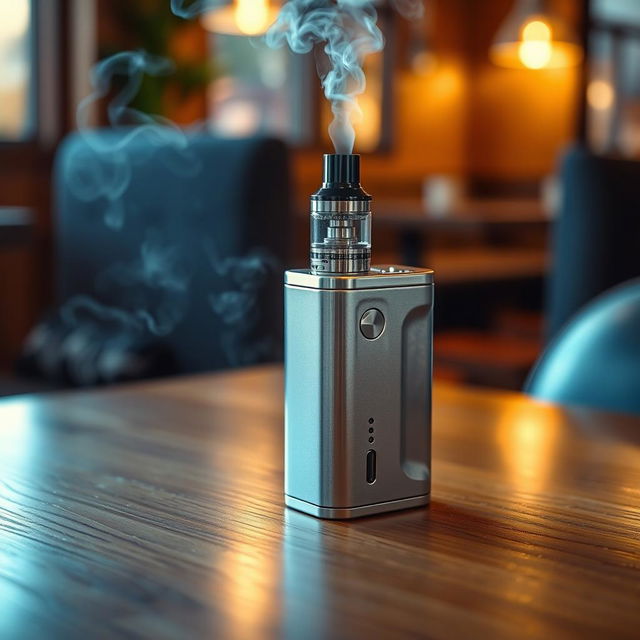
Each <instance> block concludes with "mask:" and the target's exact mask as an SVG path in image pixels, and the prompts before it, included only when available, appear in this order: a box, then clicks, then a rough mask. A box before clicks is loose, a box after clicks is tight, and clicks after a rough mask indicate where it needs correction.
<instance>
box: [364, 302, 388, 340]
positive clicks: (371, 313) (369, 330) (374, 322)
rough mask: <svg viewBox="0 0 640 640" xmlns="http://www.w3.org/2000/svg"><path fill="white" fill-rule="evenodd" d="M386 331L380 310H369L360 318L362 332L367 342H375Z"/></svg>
mask: <svg viewBox="0 0 640 640" xmlns="http://www.w3.org/2000/svg"><path fill="white" fill-rule="evenodd" d="M383 330H384V316H383V315H382V311H378V309H369V310H367V311H365V312H364V313H363V314H362V318H360V332H361V333H362V335H363V336H364V337H365V338H367V340H375V339H376V338H377V337H379V336H380V334H381V333H382V331H383Z"/></svg>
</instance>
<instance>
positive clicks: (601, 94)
mask: <svg viewBox="0 0 640 640" xmlns="http://www.w3.org/2000/svg"><path fill="white" fill-rule="evenodd" d="M587 101H588V102H589V106H590V107H592V108H593V109H596V110H597V111H606V110H607V109H610V108H611V105H612V104H613V87H612V86H611V85H610V84H609V83H608V82H605V81H604V80H592V81H591V82H590V83H589V86H588V87H587Z"/></svg>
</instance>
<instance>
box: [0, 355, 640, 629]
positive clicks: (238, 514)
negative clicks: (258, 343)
mask: <svg viewBox="0 0 640 640" xmlns="http://www.w3.org/2000/svg"><path fill="white" fill-rule="evenodd" d="M282 432H283V408H282V373H281V371H280V369H278V368H273V367H265V368H258V369H250V370H246V371H239V372H234V373H229V374H222V375H215V376H214V375H211V376H198V377H189V378H181V379H174V380H167V381H162V382H154V383H146V384H141V385H131V386H126V387H121V388H119V389H115V390H107V391H92V392H78V393H58V394H50V395H41V396H31V397H28V396H25V397H17V398H14V399H7V400H4V401H2V402H0V638H2V639H4V638H11V639H13V638H76V637H77V638H102V637H126V638H129V637H130V638H158V639H161V638H279V637H283V638H303V639H308V638H368V639H378V638H395V637H398V638H417V637H430V638H447V639H448V638H465V639H466V638H514V637H517V638H545V639H550V638H565V637H574V638H586V637H599V638H614V637H620V638H638V636H639V633H640V533H639V532H640V419H637V418H632V417H624V416H614V415H611V414H603V413H596V412H591V411H583V410H563V409H561V408H558V407H555V406H552V405H545V404H540V403H536V402H534V401H532V400H531V399H529V398H527V397H525V396H522V395H519V394H510V393H500V392H492V391H471V390H466V389H460V388H455V387H452V386H436V393H435V406H434V447H433V450H434V460H433V493H432V504H431V506H430V507H429V508H427V509H424V508H423V509H417V510H412V511H406V512H399V513H396V514H389V515H383V516H374V517H370V518H365V519H361V520H355V521H348V522H329V521H321V520H316V519H314V518H312V517H310V516H306V515H303V514H300V513H297V512H294V511H290V510H287V509H285V508H284V506H283V503H282V450H283V433H282Z"/></svg>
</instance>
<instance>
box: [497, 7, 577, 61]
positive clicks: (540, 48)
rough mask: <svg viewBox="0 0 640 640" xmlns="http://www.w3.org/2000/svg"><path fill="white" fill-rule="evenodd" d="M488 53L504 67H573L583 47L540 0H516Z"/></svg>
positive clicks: (563, 23) (565, 25) (562, 22)
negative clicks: (546, 9)
mask: <svg viewBox="0 0 640 640" xmlns="http://www.w3.org/2000/svg"><path fill="white" fill-rule="evenodd" d="M489 56H490V58H491V60H492V62H494V64H497V65H499V66H501V67H512V68H523V67H524V68H525V69H552V68H560V67H571V66H574V65H576V64H578V63H579V62H580V60H581V59H582V48H581V47H580V45H579V43H578V41H577V39H576V37H575V35H574V34H573V33H572V31H571V29H570V28H569V27H568V25H567V24H566V23H565V22H564V21H562V20H560V19H559V18H557V17H555V16H553V15H551V14H550V13H549V12H548V11H545V9H544V3H543V2H542V1H541V0H517V1H516V3H515V5H514V7H513V9H512V10H511V12H510V13H509V15H508V16H507V17H506V19H505V21H504V22H503V23H502V25H501V27H500V29H498V33H497V34H496V37H495V39H494V41H493V44H492V45H491V49H490V51H489Z"/></svg>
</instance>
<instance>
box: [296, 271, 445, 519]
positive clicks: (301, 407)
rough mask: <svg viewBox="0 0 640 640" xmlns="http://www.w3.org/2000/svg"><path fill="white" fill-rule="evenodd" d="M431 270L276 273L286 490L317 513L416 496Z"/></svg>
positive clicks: (425, 475) (427, 407)
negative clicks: (279, 277)
mask: <svg viewBox="0 0 640 640" xmlns="http://www.w3.org/2000/svg"><path fill="white" fill-rule="evenodd" d="M432 277H433V276H432V272H431V271H430V270H428V269H408V268H404V267H391V268H390V267H380V268H377V269H376V268H374V269H372V270H371V272H369V273H368V274H366V275H349V276H334V277H331V276H318V275H314V274H312V273H311V272H310V271H288V272H287V273H286V276H285V282H286V284H285V321H286V331H285V352H286V378H285V390H286V391H285V396H286V397H285V404H286V426H285V429H286V435H285V502H286V504H287V505H289V506H290V507H294V508H296V509H299V510H301V511H305V512H307V513H311V514H313V515H315V516H320V517H324V518H353V517H357V516H361V515H369V514H373V513H379V512H383V511H393V510H396V509H403V508H407V507H413V506H418V505H423V504H427V503H428V501H429V491H430V463H431V447H430V445H431V334H432V315H431V309H432V304H433V284H432V282H433V280H432Z"/></svg>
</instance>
